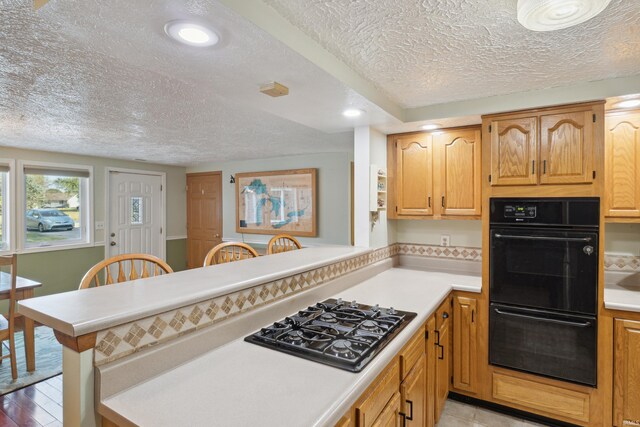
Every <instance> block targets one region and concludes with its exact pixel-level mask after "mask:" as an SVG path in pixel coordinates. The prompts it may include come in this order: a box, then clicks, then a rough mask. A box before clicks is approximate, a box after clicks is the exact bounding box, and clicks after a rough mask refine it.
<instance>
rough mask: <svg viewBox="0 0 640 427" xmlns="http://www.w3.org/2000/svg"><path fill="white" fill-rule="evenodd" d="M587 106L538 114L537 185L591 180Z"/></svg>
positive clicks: (590, 123) (590, 113) (589, 112)
mask: <svg viewBox="0 0 640 427" xmlns="http://www.w3.org/2000/svg"><path fill="white" fill-rule="evenodd" d="M594 117H595V116H594V114H593V111H592V110H591V108H590V109H588V110H586V111H578V112H573V113H558V114H547V115H542V116H540V161H541V162H542V164H541V165H540V166H541V167H542V170H541V171H540V184H584V183H590V182H593V145H594V144H593V125H594Z"/></svg>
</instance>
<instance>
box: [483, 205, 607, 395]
mask: <svg viewBox="0 0 640 427" xmlns="http://www.w3.org/2000/svg"><path fill="white" fill-rule="evenodd" d="M490 208H491V212H490V239H491V242H490V253H489V258H490V267H489V268H490V270H489V281H490V290H489V292H490V294H489V295H490V297H489V298H490V314H489V362H490V363H491V364H493V365H497V366H503V367H507V368H511V369H516V370H520V371H524V372H530V373H534V374H537V375H543V376H547V377H551V378H556V379H560V380H565V381H570V382H573V383H578V384H585V385H590V386H594V387H595V386H596V377H597V330H598V328H597V325H598V323H597V295H598V291H597V290H598V235H599V229H598V227H599V222H600V200H599V199H598V198H563V199H560V198H536V199H511V198H509V199H506V198H492V199H491V201H490Z"/></svg>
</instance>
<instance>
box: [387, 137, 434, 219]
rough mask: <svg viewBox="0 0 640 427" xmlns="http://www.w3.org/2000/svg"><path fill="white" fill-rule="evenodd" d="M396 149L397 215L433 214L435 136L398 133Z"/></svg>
mask: <svg viewBox="0 0 640 427" xmlns="http://www.w3.org/2000/svg"><path fill="white" fill-rule="evenodd" d="M395 149H396V177H397V185H396V190H397V191H396V206H397V209H396V211H397V213H398V215H432V214H433V207H432V206H433V200H432V199H433V139H432V136H431V135H430V134H414V135H408V136H399V137H398V138H397V139H396V141H395Z"/></svg>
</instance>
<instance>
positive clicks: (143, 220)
mask: <svg viewBox="0 0 640 427" xmlns="http://www.w3.org/2000/svg"><path fill="white" fill-rule="evenodd" d="M162 190H163V188H162V176H160V175H145V174H141V173H140V174H138V173H126V172H117V171H109V203H108V204H109V228H108V230H106V232H107V236H106V237H107V239H106V241H107V248H108V251H107V252H108V255H109V257H112V256H115V255H120V254H127V253H143V254H150V255H155V256H157V257H159V258H162V259H164V255H165V253H164V252H165V250H164V248H165V237H164V230H163V229H162V226H163V222H164V206H163V198H162Z"/></svg>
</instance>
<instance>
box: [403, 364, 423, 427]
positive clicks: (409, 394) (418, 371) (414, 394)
mask: <svg viewBox="0 0 640 427" xmlns="http://www.w3.org/2000/svg"><path fill="white" fill-rule="evenodd" d="M425 360H426V359H425V356H424V354H423V355H422V356H421V357H420V359H419V360H418V362H417V363H416V365H415V366H414V367H413V369H412V370H411V372H409V374H408V375H407V377H406V378H405V379H404V381H403V382H402V384H401V385H400V396H401V402H400V409H401V410H402V414H404V415H403V416H404V418H405V423H404V424H405V425H406V426H416V427H418V426H419V427H422V426H425V425H426V417H425V406H426V403H427V397H428V396H427V373H426V368H427V364H426V362H425Z"/></svg>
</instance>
